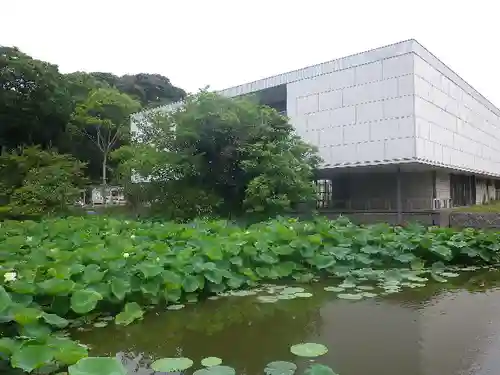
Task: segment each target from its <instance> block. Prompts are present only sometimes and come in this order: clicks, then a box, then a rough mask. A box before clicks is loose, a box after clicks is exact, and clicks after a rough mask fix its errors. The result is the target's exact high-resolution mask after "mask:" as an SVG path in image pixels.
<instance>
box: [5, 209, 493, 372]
mask: <svg viewBox="0 0 500 375" xmlns="http://www.w3.org/2000/svg"><path fill="white" fill-rule="evenodd" d="M499 249H500V234H496V233H492V232H481V231H475V230H464V231H460V232H456V231H453V230H450V229H442V228H423V227H419V226H410V227H406V228H400V227H390V226H386V225H376V226H369V227H360V226H355V225H353V224H351V223H350V222H348V221H347V220H343V219H340V220H337V221H327V220H323V219H318V220H315V221H309V222H301V221H297V220H290V219H276V220H273V221H270V222H266V223H260V224H256V225H253V226H251V227H248V228H242V227H238V226H235V225H231V224H229V223H227V222H223V221H212V222H205V221H197V222H193V223H189V224H174V223H155V222H135V221H130V222H129V221H119V220H113V219H106V218H98V217H93V218H71V219H65V220H62V219H59V220H48V221H44V222H42V223H35V222H4V223H1V224H0V331H1V333H2V337H1V338H0V366H3V367H0V371H2V373H12V374H15V373H18V372H19V373H22V372H23V371H24V372H34V373H51V372H58V371H67V372H69V374H70V375H109V374H116V375H124V374H127V373H129V374H152V373H154V372H155V371H157V372H160V373H162V372H163V373H164V372H174V371H183V372H184V371H187V372H188V373H192V372H193V371H194V372H196V375H233V374H234V373H238V374H240V373H241V374H248V375H251V374H261V373H263V371H264V372H265V373H266V374H269V375H292V374H293V373H295V372H298V373H306V374H307V375H332V374H334V373H338V374H340V375H356V374H368V373H383V374H388V375H392V374H394V375H396V374H401V373H405V374H415V375H417V374H418V375H420V374H431V375H433V374H440V375H448V374H449V375H454V374H465V373H467V374H478V375H479V374H481V375H482V374H488V373H489V372H488V371H497V370H498V369H500V363H498V361H497V360H496V357H497V356H496V352H498V349H499V347H500V334H499V333H500V328H498V327H499V326H500V314H499V312H500V298H499V297H500V293H499V292H497V291H496V287H495V285H496V280H497V279H499V277H498V272H497V271H496V268H495V267H494V266H495V265H496V264H497V263H499V260H500V252H499ZM89 356H90V357H89ZM323 365H327V366H323ZM68 366H69V368H68ZM7 371H8V372H7ZM485 371H486V372H485Z"/></svg>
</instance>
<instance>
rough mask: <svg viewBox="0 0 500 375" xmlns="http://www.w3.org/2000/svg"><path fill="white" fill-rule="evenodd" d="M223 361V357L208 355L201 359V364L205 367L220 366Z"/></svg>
mask: <svg viewBox="0 0 500 375" xmlns="http://www.w3.org/2000/svg"><path fill="white" fill-rule="evenodd" d="M221 363H222V359H220V358H218V357H207V358H203V359H202V360H201V364H202V365H203V366H205V367H212V366H218V365H220V364H221Z"/></svg>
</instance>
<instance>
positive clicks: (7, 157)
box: [0, 147, 85, 218]
mask: <svg viewBox="0 0 500 375" xmlns="http://www.w3.org/2000/svg"><path fill="white" fill-rule="evenodd" d="M83 167H84V165H83V164H82V163H81V162H79V161H77V160H76V159H74V158H73V157H71V156H70V155H64V154H59V153H57V152H54V151H52V150H41V149H40V148H38V147H27V148H23V149H20V150H14V151H12V152H10V153H4V154H1V155H0V218H2V217H10V218H15V217H38V216H40V215H42V214H51V213H56V212H58V213H62V212H65V211H67V209H68V208H69V207H70V206H72V205H73V204H74V202H75V200H76V199H77V198H78V196H79V194H80V188H81V187H82V186H83V184H84V182H85V179H84V177H83Z"/></svg>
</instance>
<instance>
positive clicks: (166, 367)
mask: <svg viewBox="0 0 500 375" xmlns="http://www.w3.org/2000/svg"><path fill="white" fill-rule="evenodd" d="M192 365H193V361H192V360H191V359H189V358H185V357H178V358H162V359H159V360H157V361H154V362H153V363H152V364H151V368H152V369H153V370H155V371H159V372H174V371H182V370H187V369H188V368H190V367H191V366H192Z"/></svg>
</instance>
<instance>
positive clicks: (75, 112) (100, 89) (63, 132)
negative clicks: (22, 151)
mask: <svg viewBox="0 0 500 375" xmlns="http://www.w3.org/2000/svg"><path fill="white" fill-rule="evenodd" d="M96 93H98V94H99V95H101V96H102V95H104V93H106V95H104V96H106V100H104V101H103V102H100V101H99V100H94V99H95V98H96ZM185 95H186V92H185V91H184V90H182V89H180V88H178V87H175V86H174V85H172V84H171V82H170V80H169V79H168V78H167V77H164V76H162V75H159V74H144V73H141V74H135V75H124V76H121V77H120V76H117V75H114V74H112V73H106V72H73V73H69V74H62V73H60V72H59V69H58V67H57V66H56V65H54V64H50V63H47V62H45V61H41V60H37V59H34V58H32V57H31V56H29V55H27V54H25V53H23V52H21V51H20V50H19V49H17V48H15V47H2V46H0V150H4V151H10V150H15V149H17V148H18V147H20V146H23V147H24V146H33V145H36V146H40V147H41V149H47V148H51V147H53V148H56V149H57V150H59V151H60V152H64V153H68V154H71V155H73V156H75V157H76V158H77V159H79V160H80V161H82V162H85V163H86V165H87V167H86V175H87V176H88V177H89V178H90V179H91V180H93V181H99V180H101V181H102V180H103V177H104V178H106V176H104V175H103V174H107V177H109V173H106V171H108V170H109V169H110V168H103V167H102V164H103V155H107V154H108V153H109V152H108V151H111V150H113V149H115V148H117V147H119V146H121V145H123V144H126V143H127V142H128V133H129V132H128V131H124V130H125V127H127V129H128V121H129V119H128V116H129V114H130V113H131V111H139V110H140V109H142V108H149V107H152V106H157V105H161V104H167V103H171V102H176V101H179V100H181V99H183V98H184V97H185ZM92 98H94V99H92ZM113 98H114V99H113ZM92 100H93V103H91V101H92ZM110 100H115V103H114V104H113V107H114V109H113V110H112V109H111V108H110V102H109V101H110ZM90 106H91V107H90ZM99 107H100V108H99ZM83 108H87V109H88V111H87V113H86V115H85V116H84V115H83V113H84V112H85V110H84V109H83ZM91 112H92V113H91ZM117 116H118V117H120V119H119V120H118V119H117ZM96 118H98V119H99V121H101V123H100V125H99V127H96V123H95V122H96ZM76 119H78V120H77V121H76ZM85 121H88V123H85ZM125 123H126V124H127V126H125ZM104 124H107V125H110V124H114V125H113V126H114V129H115V130H116V129H118V128H119V129H120V131H119V132H118V133H113V136H116V137H111V138H110V141H111V140H113V142H110V143H109V146H110V147H109V148H110V150H107V151H106V152H105V153H104V154H103V151H102V147H99V146H98V145H97V143H96V142H95V140H96V139H95V138H96V135H97V134H98V132H97V129H101V130H102V131H104ZM108 128H109V126H108ZM75 129H79V130H81V132H80V133H78V134H77V133H76V132H75V131H74V130H75ZM104 139H105V138H104ZM102 141H103V138H100V142H101V146H102ZM108 167H114V165H113V164H112V163H111V165H108ZM111 169H112V168H111Z"/></svg>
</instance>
